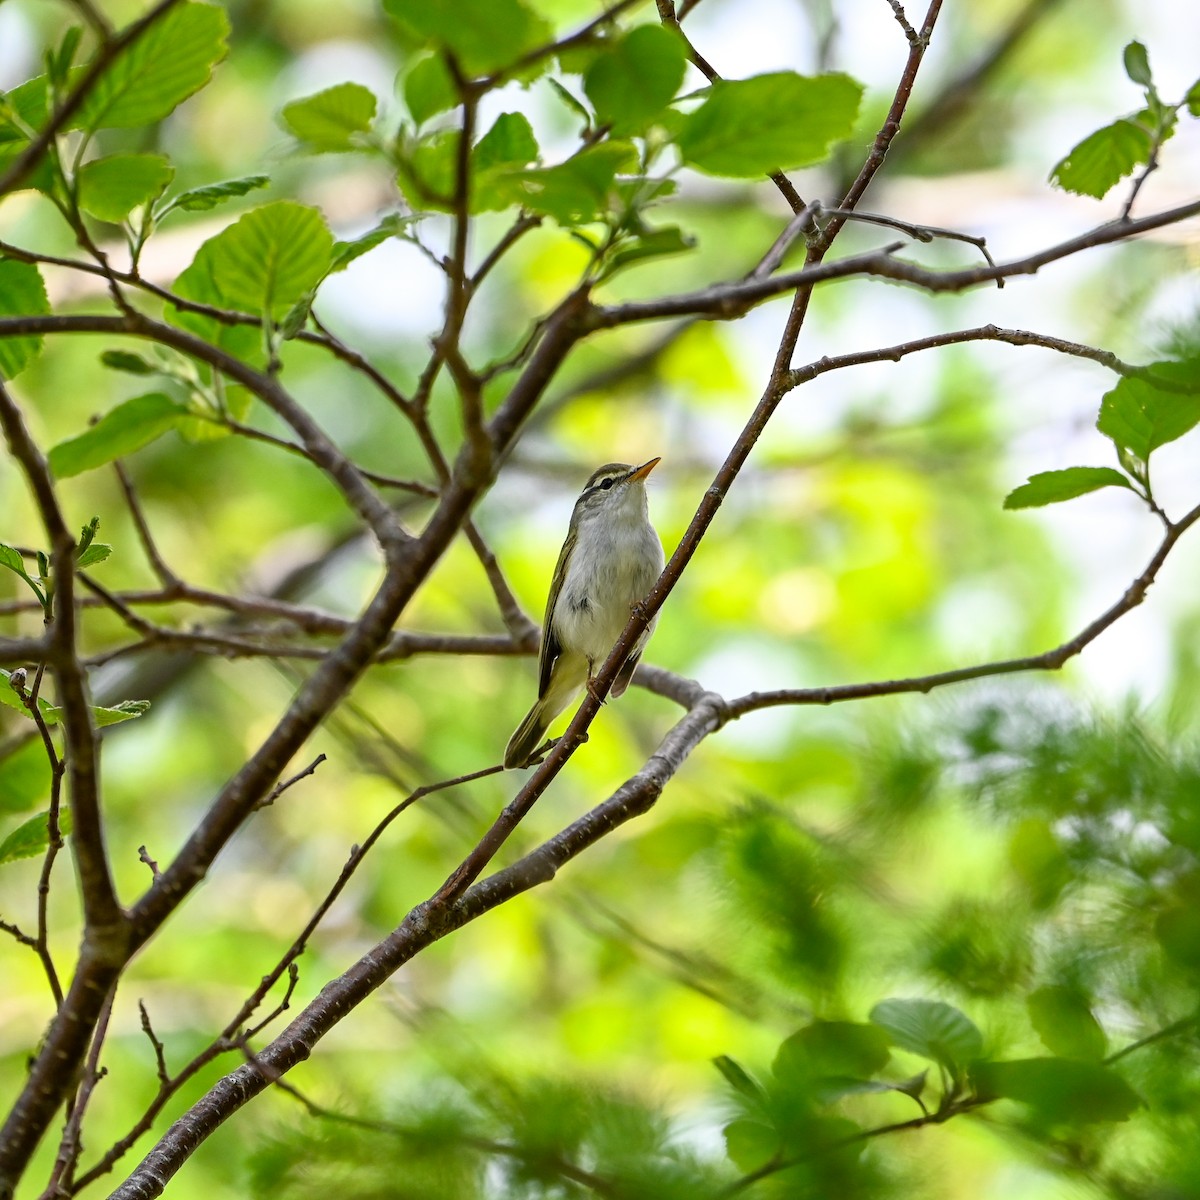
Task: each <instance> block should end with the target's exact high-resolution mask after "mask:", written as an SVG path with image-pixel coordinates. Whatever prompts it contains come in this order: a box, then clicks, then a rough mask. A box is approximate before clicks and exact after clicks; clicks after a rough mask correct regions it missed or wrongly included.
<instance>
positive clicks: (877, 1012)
mask: <svg viewBox="0 0 1200 1200" xmlns="http://www.w3.org/2000/svg"><path fill="white" fill-rule="evenodd" d="M870 1017H871V1021H872V1022H873V1023H874V1024H876V1025H878V1026H879V1027H880V1028H881V1029H884V1030H886V1031H887V1032H888V1033H889V1034H890V1035H891V1039H892V1042H893V1043H894V1044H895V1045H897V1046H899V1047H900V1048H901V1049H902V1050H911V1051H912V1052H913V1053H914V1054H920V1055H921V1056H922V1057H923V1058H931V1059H933V1060H934V1061H935V1062H940V1063H943V1064H944V1065H945V1066H947V1067H951V1068H958V1067H963V1066H965V1065H966V1064H967V1063H969V1062H970V1061H971V1060H972V1059H976V1058H978V1057H979V1056H980V1055H981V1054H982V1053H983V1035H982V1034H981V1033H980V1032H979V1030H978V1029H977V1028H976V1026H975V1023H974V1022H973V1021H972V1020H971V1019H970V1018H969V1017H967V1016H966V1015H965V1014H964V1013H961V1012H959V1010H958V1009H957V1008H954V1007H952V1006H951V1005H949V1004H943V1003H942V1002H941V1001H940V1000H882V1001H880V1003H878V1004H877V1005H875V1007H874V1008H873V1009H871V1014H870Z"/></svg>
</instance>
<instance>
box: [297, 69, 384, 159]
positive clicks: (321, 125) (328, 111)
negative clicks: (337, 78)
mask: <svg viewBox="0 0 1200 1200" xmlns="http://www.w3.org/2000/svg"><path fill="white" fill-rule="evenodd" d="M375 106H376V101H375V94H374V93H373V92H372V91H371V90H370V89H369V88H365V87H363V85H362V84H361V83H339V84H337V85H336V86H335V87H331V88H326V89H325V90H324V91H323V92H318V93H317V94H316V95H315V96H308V97H306V98H305V99H303V100H293V101H292V103H291V104H286V105H284V108H283V112H282V113H281V114H280V116H281V118H282V120H283V124H284V126H285V127H286V128H287V130H288V131H289V132H290V133H292V134H293V135H294V136H295V137H296V139H297V140H298V141H301V142H304V143H305V144H306V145H308V146H311V147H312V148H313V149H314V150H318V151H322V150H354V149H357V148H358V147H359V144H360V137H356V135H362V134H365V133H369V132H370V129H371V122H372V121H374V119H375Z"/></svg>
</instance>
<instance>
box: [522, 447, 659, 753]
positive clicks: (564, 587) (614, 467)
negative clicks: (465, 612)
mask: <svg viewBox="0 0 1200 1200" xmlns="http://www.w3.org/2000/svg"><path fill="white" fill-rule="evenodd" d="M660 461H661V460H660V459H657V458H652V459H651V460H650V461H649V462H644V463H642V465H641V466H640V467H633V466H630V465H629V464H628V463H606V464H605V465H604V466H603V467H601V468H600V469H599V470H598V471H596V472H594V473H593V475H592V477H591V479H589V480H588V481H587V484H586V486H585V487H584V489H583V491H582V492H581V493H580V496H579V499H578V500H576V501H575V508H574V511H573V512H572V513H571V524H570V527H569V528H568V530H567V540H566V541H565V542H564V543H563V548H562V551H561V552H560V554H559V556H558V564H557V565H556V566H555V568H554V579H553V580H552V581H551V584H550V598H549V599H548V600H547V601H546V616H545V619H544V621H543V623H542V652H541V656H540V658H539V659H538V698H537V703H536V704H535V705H534V706H533V707H532V708H531V709H530V710H529V712H528V714H527V715H526V717H525V719H524V720H523V721H522V722H521V724H520V725H518V726H517V731H516V733H514V734H513V735H512V738H511V739H510V740H509V743H508V748H507V749H506V750H505V751H504V765H505V767H507V768H512V767H524V766H528V765H529V762H530V760H531V759H532V758H533V757H534V754H535V752H536V751H537V749H538V747H539V746H540V745H541V744H542V738H543V737H544V736H545V733H546V730H547V729H548V728H549V727H550V723H551V722H552V721H553V720H554V718H555V717H557V716H558V714H559V713H560V712H562V710H563V709H564V708H566V707H567V705H568V704H570V702H571V701H572V699H574V697H575V695H576V694H577V693H578V692H579V689H580V688H581V687H583V686H584V685H585V684H586V685H587V686H588V687H590V686H591V684H592V680H593V678H594V677H595V674H596V668H597V667H599V666H600V665H601V664H602V663H603V662H604V660H605V659H606V658H607V657H608V655H609V652H610V651H611V650H612V648H613V646H614V645H615V644H616V641H617V638H619V637H620V636H621V631H622V630H623V629H624V628H625V626H626V624H627V623H628V621H629V615H630V613H631V612H632V610H633V608H634V607H635V606H636V605H637V604H639V603H641V601H642V600H644V599H645V598H646V594H647V593H648V592H649V591H650V588H651V587H652V586H653V584H654V581H655V580H656V579H657V578H658V577H659V575H660V574H662V569H663V549H662V543H661V542H660V541H659V540H658V534H657V533H655V532H654V526H653V525H651V524H650V516H649V512H648V510H647V506H646V485H645V480H646V476H647V475H649V474H650V472H651V471H653V470H654V468H655V467H656V466H657V465H658V463H659V462H660ZM654 624H655V623H654V621H651V622H650V624H649V626H648V627H647V629H646V630H645V632H644V633H643V634H642V636H641V637H639V638H638V640H637V643H636V644H635V645H634V647H633V649H632V650H631V651H630V653H629V657H628V658H627V659H626V660H625V662H624V663H623V664H622V666H621V669H620V671H619V672H618V673H617V677H616V679H615V680H614V681H613V685H612V694H613V695H614V696H619V695H621V693H622V692H624V690H625V689H626V688H627V687H628V686H629V681H630V679H631V678H632V677H633V671H634V668H635V667H636V666H637V663H638V659H639V658H640V657H641V655H642V650H643V649H645V646H646V642H647V641H648V640H649V638H650V634H651V633H653V632H654Z"/></svg>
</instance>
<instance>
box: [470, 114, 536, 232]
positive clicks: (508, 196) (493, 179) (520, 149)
mask: <svg viewBox="0 0 1200 1200" xmlns="http://www.w3.org/2000/svg"><path fill="white" fill-rule="evenodd" d="M537 157H538V144H537V139H536V138H535V137H534V136H533V129H532V127H531V126H530V124H529V120H528V119H527V118H526V117H525V116H524V115H523V114H522V113H501V114H500V115H499V116H498V117H497V118H496V120H495V122H494V124H493V125H492V127H491V129H489V130H488V131H487V133H485V134H484V135H483V137H482V138H480V139H479V142H478V143H477V144H476V146H475V148H474V149H473V150H472V151H471V202H470V210H471V212H499V211H501V210H502V209H505V208H509V207H510V206H511V205H512V204H513V203H514V202H515V201H516V200H517V199H518V197H519V193H518V192H517V190H516V186H515V185H514V184H513V182H512V180H511V174H512V172H513V170H514V169H517V168H523V167H526V166H528V165H529V164H530V163H532V162H536V161H537Z"/></svg>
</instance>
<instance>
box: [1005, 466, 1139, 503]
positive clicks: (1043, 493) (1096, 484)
mask: <svg viewBox="0 0 1200 1200" xmlns="http://www.w3.org/2000/svg"><path fill="white" fill-rule="evenodd" d="M1132 486H1133V485H1132V484H1131V483H1130V482H1129V479H1128V478H1127V477H1126V476H1125V475H1122V474H1121V472H1120V471H1117V470H1114V469H1113V468H1112V467H1066V468H1064V469H1063V470H1061V471H1040V472H1038V474H1036V475H1031V476H1030V477H1029V482H1028V483H1023V484H1021V486H1020V487H1018V488H1013V490H1012V491H1011V492H1009V493H1008V495H1007V496H1005V497H1004V507H1005V508H1041V507H1042V506H1043V505H1046V504H1057V503H1059V502H1060V501H1062V500H1074V499H1075V497H1076V496H1083V495H1086V494H1087V493H1088V492H1094V491H1096V490H1097V489H1099V488H1105V487H1123V488H1132Z"/></svg>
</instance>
